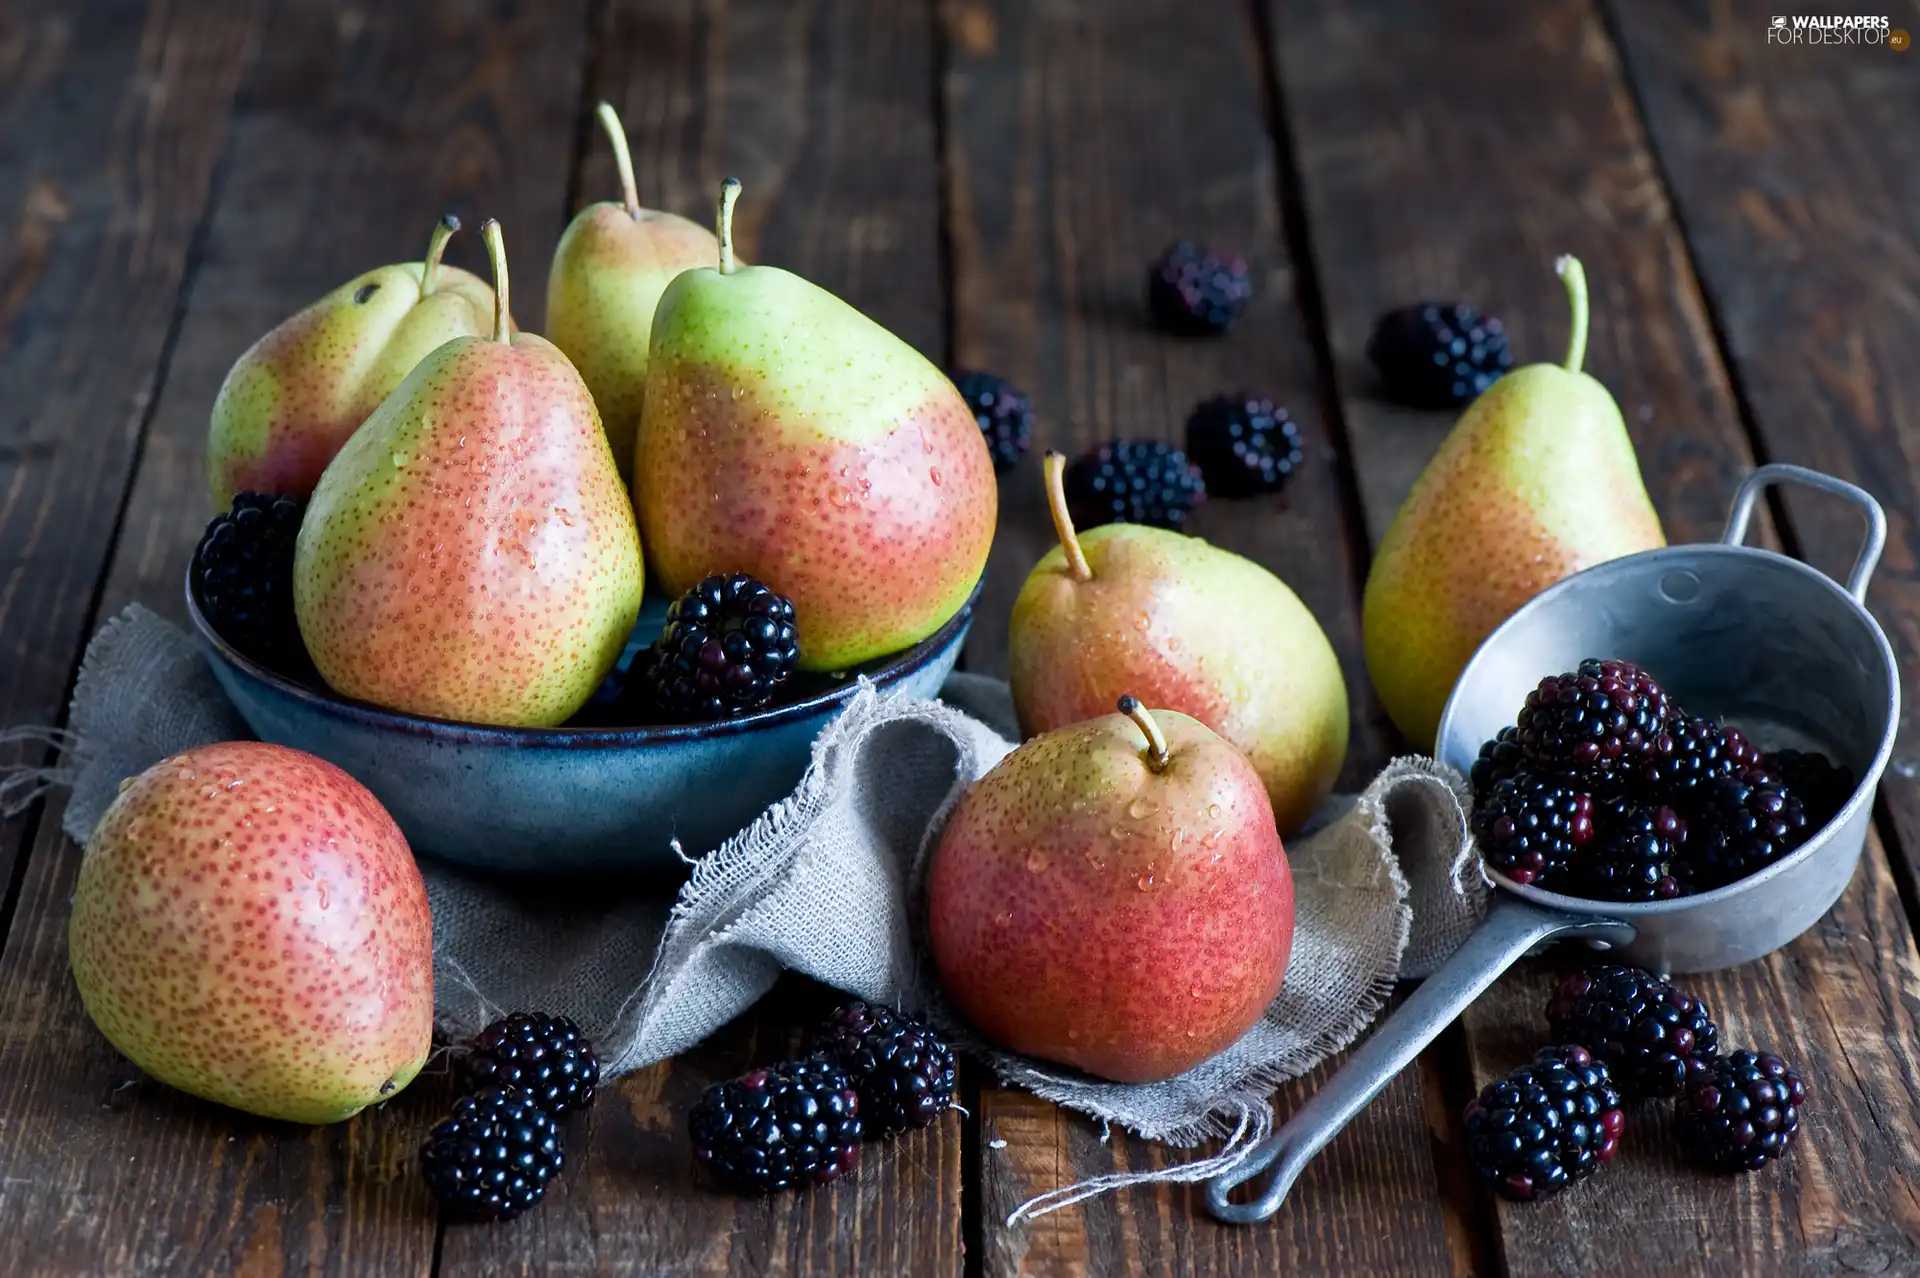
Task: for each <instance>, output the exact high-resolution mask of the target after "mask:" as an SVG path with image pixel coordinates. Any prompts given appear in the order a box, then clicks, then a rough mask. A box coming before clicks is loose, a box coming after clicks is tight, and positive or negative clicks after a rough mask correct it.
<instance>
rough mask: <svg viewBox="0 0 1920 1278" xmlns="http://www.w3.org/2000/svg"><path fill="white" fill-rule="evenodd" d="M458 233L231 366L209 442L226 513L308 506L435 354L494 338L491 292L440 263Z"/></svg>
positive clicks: (346, 287) (452, 222)
mask: <svg viewBox="0 0 1920 1278" xmlns="http://www.w3.org/2000/svg"><path fill="white" fill-rule="evenodd" d="M459 229H460V223H459V221H458V220H456V219H455V218H453V217H451V216H448V217H443V218H441V219H440V221H439V223H438V224H437V225H436V226H435V227H434V229H433V237H432V239H431V240H430V241H429V242H428V245H427V256H426V258H425V260H423V261H419V262H402V263H400V264H399V265H396V266H382V267H380V268H378V269H377V270H372V271H368V272H367V273H366V274H364V275H360V276H357V277H355V278H353V279H350V280H348V281H347V282H346V283H345V284H342V285H341V286H340V287H339V288H337V289H335V290H333V292H331V293H329V294H327V295H326V296H325V297H323V298H321V299H320V300H319V301H317V302H315V303H313V304H312V305H311V306H308V307H307V308H306V309H305V310H303V311H301V312H300V313H299V314H297V315H294V316H293V317H291V318H290V319H287V320H285V321H283V322H281V323H280V324H279V325H278V326H277V327H275V328H274V329H273V331H271V332H269V333H268V334H267V335H266V336H265V337H262V338H261V339H260V340H259V341H257V342H255V343H254V344H253V345H252V347H250V348H249V349H248V350H247V352H246V353H245V354H243V355H242V356H241V357H240V358H239V359H238V360H236V361H235V362H234V365H233V367H232V369H230V370H229V371H228V373H227V377H226V381H225V382H223V383H222V384H221V386H220V393H219V395H218V396H217V397H216V398H215V399H214V401H213V417H212V421H211V423H210V425H209V427H208V431H207V456H206V467H207V486H208V488H209V489H210V490H211V491H212V493H213V502H214V505H215V506H217V507H218V508H219V509H221V510H225V509H226V508H227V505H228V503H230V502H231V501H232V500H233V495H234V494H235V493H239V492H246V491H249V490H251V491H254V492H266V493H279V494H282V495H285V496H291V497H305V496H306V495H307V494H308V493H310V492H312V491H313V486H314V485H315V484H316V483H318V482H319V480H320V473H321V472H322V471H324V470H325V469H326V468H327V463H328V462H330V461H332V460H333V456H334V454H335V453H337V452H339V451H340V446H341V445H342V444H344V443H346V442H347V437H348V436H350V435H352V434H353V432H354V431H356V430H358V429H359V428H360V424H361V423H362V422H364V421H366V420H367V418H369V417H371V416H372V415H373V410H374V409H376V408H378V407H379V406H380V402H381V401H382V400H384V399H386V397H387V396H388V395H389V394H391V393H392V392H393V389H394V387H396V386H398V385H399V384H400V383H401V381H402V380H403V379H404V378H405V377H406V375H407V374H408V373H410V372H412V371H413V368H414V365H416V364H418V363H419V362H420V361H421V360H422V359H423V358H425V357H426V355H427V354H428V352H430V351H433V350H435V349H436V348H438V347H439V346H440V345H442V344H443V343H445V342H448V341H451V340H452V339H454V338H456V337H467V336H472V335H475V334H481V333H485V332H487V331H489V330H490V329H491V328H492V327H493V313H494V296H493V290H492V289H491V288H489V287H487V283H486V281H485V280H482V279H480V278H478V277H477V276H474V275H471V274H469V273H468V272H466V271H463V270H461V269H460V268H458V267H455V266H447V265H444V264H443V263H442V262H441V261H440V256H441V254H442V253H443V252H444V251H445V250H446V247H447V240H448V238H449V237H450V236H452V234H453V233H454V232H455V231H457V230H459Z"/></svg>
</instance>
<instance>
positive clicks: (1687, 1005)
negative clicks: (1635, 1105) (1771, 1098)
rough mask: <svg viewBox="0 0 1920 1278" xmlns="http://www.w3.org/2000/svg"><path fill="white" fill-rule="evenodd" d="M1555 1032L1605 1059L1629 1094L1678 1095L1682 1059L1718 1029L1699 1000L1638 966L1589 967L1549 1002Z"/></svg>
mask: <svg viewBox="0 0 1920 1278" xmlns="http://www.w3.org/2000/svg"><path fill="white" fill-rule="evenodd" d="M1547 1024H1548V1026H1549V1027H1551V1029H1552V1031H1553V1036H1554V1038H1556V1039H1558V1040H1560V1041H1561V1042H1566V1043H1578V1044H1579V1045H1580V1046H1582V1047H1584V1048H1586V1049H1587V1050H1588V1051H1590V1052H1592V1053H1593V1054H1594V1055H1595V1056H1597V1057H1599V1058H1600V1059H1601V1060H1603V1061H1605V1062H1606V1064H1607V1069H1608V1070H1609V1071H1610V1072H1611V1073H1612V1075H1613V1078H1614V1081H1615V1082H1616V1083H1617V1084H1618V1085H1619V1088H1620V1091H1621V1093H1622V1094H1623V1095H1624V1096H1626V1097H1627V1098H1628V1099H1629V1100H1639V1099H1644V1098H1648V1097H1658V1096H1673V1095H1676V1094H1677V1093H1678V1092H1679V1091H1680V1089H1681V1087H1682V1086H1683V1085H1684V1084H1685V1083H1686V1081H1687V1062H1688V1061H1690V1060H1692V1059H1694V1058H1695V1057H1706V1056H1712V1055H1713V1054H1714V1053H1715V1052H1717V1051H1718V1050H1719V1046H1720V1030H1719V1028H1718V1027H1717V1026H1715V1025H1714V1023H1713V1018H1712V1017H1711V1016H1710V1015H1708V1013H1707V1009H1706V1007H1705V1006H1704V1005H1703V1004H1702V1003H1701V1002H1700V1000H1699V999H1697V998H1695V997H1694V996H1693V995H1691V994H1689V993H1687V992H1686V991H1685V990H1682V989H1677V988H1675V987H1674V986H1672V985H1669V984H1667V983H1666V982H1665V981H1663V980H1661V979H1660V978H1659V977H1657V976H1655V975H1653V974H1652V973H1651V972H1644V971H1642V970H1641V969H1639V968H1637V967H1618V966H1612V965H1608V966H1603V967H1590V968H1588V969H1587V970H1586V971H1584V972H1576V973H1574V974H1573V975H1572V976H1569V977H1567V979H1566V980H1564V981H1562V982H1560V987H1559V988H1558V989H1556V990H1555V991H1554V992H1553V997H1552V998H1551V999H1550V1000H1548V1002H1547Z"/></svg>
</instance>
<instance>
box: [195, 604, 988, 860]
mask: <svg viewBox="0 0 1920 1278" xmlns="http://www.w3.org/2000/svg"><path fill="white" fill-rule="evenodd" d="M979 594H980V588H979V587H978V586H977V585H976V586H975V587H974V592H973V595H972V596H971V597H969V598H968V600H967V602H966V603H965V604H964V605H963V606H962V607H961V609H960V611H959V612H957V613H955V614H954V615H953V617H952V618H950V619H949V620H948V621H947V623H946V624H945V625H944V626H942V627H941V628H940V629H939V630H938V631H936V632H935V633H934V634H933V635H931V636H930V637H928V638H927V639H925V640H923V641H921V642H920V643H918V644H915V645H914V646H913V647H911V648H908V649H906V650H905V651H904V652H898V653H895V654H893V655H892V656H889V657H882V658H879V659H877V660H875V661H871V662H868V663H867V664H865V665H863V666H859V667H856V668H855V669H854V670H852V671H850V672H848V674H847V676H846V677H844V678H834V679H827V678H819V679H818V680H817V683H818V685H819V686H817V687H814V688H811V689H809V690H808V694H807V695H804V696H802V697H801V698H799V699H798V700H795V701H793V702H790V703H788V704H784V705H778V706H774V707H772V708H770V709H767V710H763V711H760V712H758V713H756V714H749V715H744V716H742V717H740V718H737V719H728V720H725V721H723V722H718V723H698V724H685V725H674V726H664V727H645V728H597V727H565V728H495V727H485V726H482V725H479V724H469V723H452V722H448V721H446V720H443V719H427V718H422V717H420V716H417V715H409V714H400V713H397V712H395V711H392V710H383V709H380V708H379V707H377V706H372V705H368V704H366V703H364V702H360V701H349V700H347V699H346V698H343V697H340V696H337V695H335V694H333V693H331V692H329V691H325V690H322V689H320V688H317V687H313V686H309V685H307V684H304V683H301V682H298V681H296V680H293V679H289V678H286V677H285V676H283V675H280V674H276V673H275V672H273V671H271V670H268V669H267V668H266V667H264V666H262V665H259V664H258V663H256V662H254V661H252V660H250V659H248V658H247V657H245V656H242V655H241V654H240V653H239V652H238V651H236V650H235V649H234V648H233V647H232V646H231V645H229V644H228V643H227V642H226V640H224V639H222V638H221V637H220V636H219V635H217V634H215V633H214V631H213V628H212V627H211V626H209V625H208V624H207V621H206V618H205V617H203V616H202V615H201V614H200V608H199V605H198V603H197V601H196V600H195V599H194V597H193V588H192V583H191V580H189V583H188V587H187V612H188V614H189V615H190V616H191V617H192V618H193V625H194V629H195V630H197V631H198V632H199V635H200V642H201V645H202V646H203V647H204V648H205V649H206V653H207V659H208V661H209V663H210V664H211V665H212V667H213V673H214V676H215V677H216V678H217V679H219V681H220V686H221V687H223V688H225V689H226V692H227V696H228V697H230V698H231V699H232V700H233V704H234V706H235V707H236V708H237V709H238V710H239V712H240V715H241V717H242V718H244V719H245V720H246V721H247V724H248V725H249V726H250V727H252V729H253V730H254V732H255V733H256V734H258V735H259V737H260V739H261V740H263V741H271V742H275V743H276V744H279V745H285V746H292V747H294V748H296V749H300V750H305V751H307V752H308V753H309V754H315V755H318V756H320V757H321V758H322V759H325V760H327V761H328V762H330V763H333V764H336V765H338V766H339V767H341V768H343V769H345V770H346V771H347V772H348V773H349V774H351V775H352V776H353V777H355V778H357V779H358V780H359V781H360V782H361V783H362V784H363V785H365V786H366V787H367V788H368V789H369V790H371V791H373V793H374V795H375V796H376V797H378V798H379V800H380V802H382V803H383V804H385V805H386V807H387V810H388V811H389V812H391V813H392V814H393V817H394V820H396V821H398V822H399V823H400V828H401V829H402V830H403V831H405V832H406V836H407V840H408V842H409V843H411V844H412V846H413V848H414V849H415V850H416V851H418V852H423V853H426V854H427V855H430V856H435V857H439V858H442V859H444V860H447V861H452V862H456V863H458V864H461V865H465V866H469V867H472V868H474V869H478V870H485V871H490V872H497V873H513V874H530V873H539V874H542V875H547V874H585V873H592V874H601V873H613V874H619V875H658V874H677V873H679V872H681V871H683V870H684V868H685V867H684V865H683V864H682V863H681V862H680V861H679V860H678V859H677V858H676V857H675V856H674V853H673V851H672V849H671V848H670V846H669V841H670V840H672V839H678V840H679V841H680V845H681V848H682V849H683V850H684V851H685V853H686V854H687V855H689V856H698V855H700V854H701V853H704V852H709V851H712V850H713V849H714V848H716V847H718V846H720V844H722V843H723V842H725V841H726V840H727V838H728V837H729V836H731V835H732V834H734V833H735V832H736V831H738V830H740V829H741V828H743V827H744V826H746V825H747V824H748V823H749V822H751V821H752V820H753V819H754V818H755V817H757V816H759V815H760V814H761V813H762V812H764V811H765V810H766V809H767V808H768V807H769V806H770V805H771V804H773V803H774V802H776V801H778V800H779V799H781V798H784V797H785V796H786V795H787V794H789V793H791V792H792V790H793V789H794V787H795V786H796V785H797V784H798V783H799V781H800V777H801V774H802V773H804V772H805V771H806V767H807V764H808V762H809V761H810V759H811V758H812V749H813V740H814V738H815V737H817V736H818V735H819V734H820V730H821V729H822V728H824V727H826V725H827V724H828V722H830V721H831V720H832V719H833V717H834V716H835V715H837V714H839V713H840V711H841V710H842V709H843V708H844V707H845V705H846V703H847V701H848V700H849V699H850V698H851V697H852V696H853V694H854V692H855V690H856V687H857V681H856V679H855V676H857V675H865V676H866V677H867V678H868V679H870V680H871V681H872V682H873V684H874V685H875V686H876V687H877V688H878V689H879V690H880V691H882V692H892V691H899V692H905V693H908V694H909V695H912V696H918V697H933V696H936V695H937V694H938V693H939V691H940V685H941V684H942V683H944V682H945V681H946V677H947V674H948V672H949V671H951V670H952V669H953V665H954V662H955V661H956V660H957V659H958V658H959V655H960V645H961V644H962V643H963V642H964V641H965V640H966V637H967V627H968V626H969V625H970V624H971V622H972V620H973V608H974V602H975V600H977V599H978V598H979ZM665 615H666V603H665V601H652V600H650V606H643V607H642V608H641V611H640V620H639V621H638V623H637V624H636V625H635V626H634V632H633V633H634V637H633V639H632V640H631V641H630V642H629V644H628V651H627V655H626V657H624V658H623V659H622V660H623V664H624V662H625V661H626V660H630V659H631V657H632V655H633V653H634V652H635V651H637V650H638V649H639V648H640V647H643V646H645V644H647V643H650V642H652V640H653V639H654V638H656V637H657V636H658V635H659V633H660V627H661V623H662V620H663V619H664V617H665Z"/></svg>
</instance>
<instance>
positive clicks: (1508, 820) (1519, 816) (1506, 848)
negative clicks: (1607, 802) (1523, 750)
mask: <svg viewBox="0 0 1920 1278" xmlns="http://www.w3.org/2000/svg"><path fill="white" fill-rule="evenodd" d="M1471 824H1472V828H1473V837H1474V838H1475V840H1477V841H1478V843H1479V845H1480V855H1481V856H1483V857H1485V858H1486V861H1487V864H1489V865H1491V866H1493V867H1494V868H1495V869H1497V870H1499V871H1500V872H1501V873H1502V874H1505V875H1506V876H1507V877H1508V878H1510V879H1512V880H1513V881H1514V882H1515V883H1533V884H1537V885H1539V886H1540V887H1543V888H1545V887H1554V886H1556V885H1558V884H1559V883H1560V881H1561V880H1562V879H1564V878H1565V877H1566V874H1567V866H1568V863H1569V861H1571V859H1572V858H1573V855H1574V850H1575V849H1576V848H1580V847H1584V846H1585V845H1586V844H1587V843H1588V842H1589V841H1590V840H1591V839H1592V838H1593V800H1592V799H1591V798H1589V797H1588V796H1587V795H1585V794H1582V793H1580V792H1579V791H1577V790H1574V789H1573V788H1571V787H1569V786H1567V785H1563V784H1562V783H1560V782H1558V781H1554V780H1549V779H1547V778H1544V777H1538V776H1535V775H1534V774H1532V773H1530V772H1527V771H1525V770H1522V771H1519V772H1517V773H1515V774H1514V775H1512V776H1510V777H1507V778H1505V779H1504V780H1502V781H1500V782H1499V783H1497V784H1496V785H1495V786H1494V787H1493V790H1492V791H1491V792H1490V793H1489V794H1488V795H1487V798H1486V800H1485V801H1484V802H1476V803H1475V805H1474V809H1473V820H1472V823H1471Z"/></svg>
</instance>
